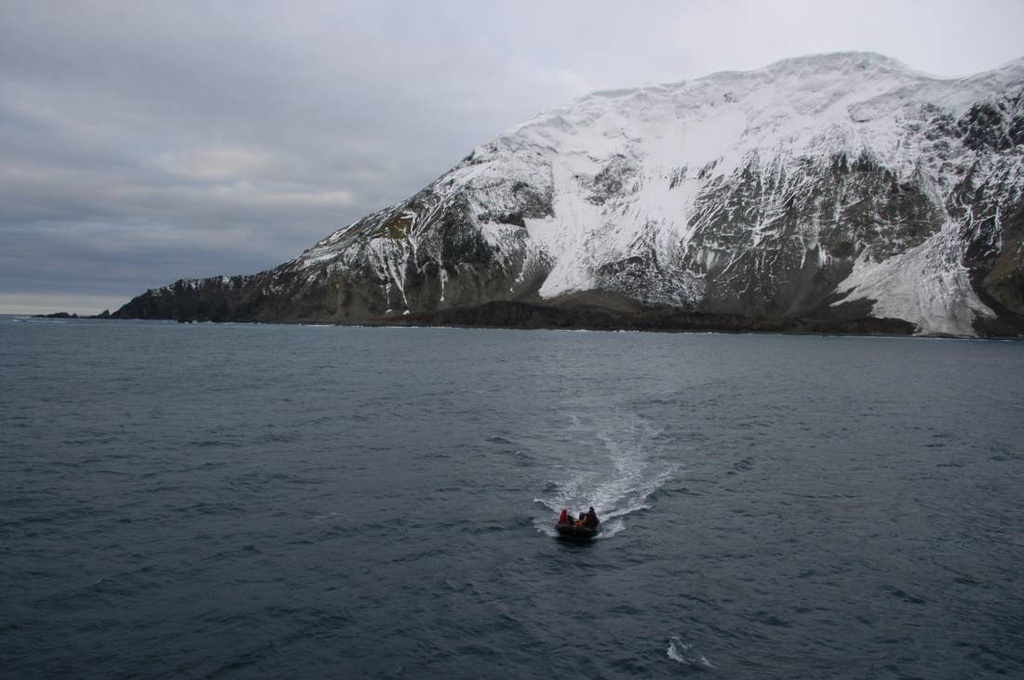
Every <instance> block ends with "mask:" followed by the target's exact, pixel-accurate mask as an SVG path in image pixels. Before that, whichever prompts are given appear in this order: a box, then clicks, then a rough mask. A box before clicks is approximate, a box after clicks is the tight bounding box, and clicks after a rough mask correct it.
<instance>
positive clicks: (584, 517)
mask: <svg viewBox="0 0 1024 680" xmlns="http://www.w3.org/2000/svg"><path fill="white" fill-rule="evenodd" d="M558 523H559V524H573V525H575V526H578V527H583V528H585V529H596V528H597V525H598V524H600V523H601V520H599V519H598V518H597V513H596V512H594V506H590V509H589V510H587V511H586V512H581V513H580V516H579V519H574V518H573V516H572V515H570V514H569V508H562V514H560V515H559V516H558Z"/></svg>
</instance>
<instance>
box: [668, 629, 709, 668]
mask: <svg viewBox="0 0 1024 680" xmlns="http://www.w3.org/2000/svg"><path fill="white" fill-rule="evenodd" d="M667 654H668V658H670V659H672V660H673V661H675V662H676V663H680V664H682V665H684V666H691V667H694V668H715V665H714V664H713V663H711V662H710V661H708V660H707V657H705V656H704V655H703V654H700V653H698V652H695V651H693V645H692V644H691V643H688V642H686V641H685V640H683V639H682V638H681V637H679V636H672V637H670V638H669V639H668V650H667Z"/></svg>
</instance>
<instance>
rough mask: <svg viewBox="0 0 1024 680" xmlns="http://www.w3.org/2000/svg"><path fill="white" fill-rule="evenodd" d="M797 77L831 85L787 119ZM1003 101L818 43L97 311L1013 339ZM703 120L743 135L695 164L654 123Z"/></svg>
mask: <svg viewBox="0 0 1024 680" xmlns="http://www.w3.org/2000/svg"><path fill="white" fill-rule="evenodd" d="M851 69H852V70H851ZM794 74H796V75H795V76H794ZM865 74H866V75H865ZM809 77H810V78H818V79H820V80H821V82H824V83H826V85H824V86H823V88H824V91H826V93H829V92H831V93H832V94H825V95H822V96H821V97H820V98H819V100H815V101H813V102H811V103H808V104H805V106H806V107H807V110H806V111H805V110H801V109H797V108H795V105H793V106H791V105H790V104H789V98H799V97H804V98H806V94H805V89H801V88H803V85H802V83H803V82H804V80H805V79H806V78H809ZM857 78H863V79H865V80H864V81H863V82H866V83H869V84H871V85H872V88H873V89H872V90H871V93H870V94H865V95H863V96H861V98H859V99H858V96H860V95H858V94H857V93H858V90H857V85H856V83H854V84H847V81H851V82H853V81H855V80H856V79H857ZM883 78H889V79H892V80H893V83H894V84H893V86H892V92H893V93H894V94H892V96H889V95H882V96H879V95H878V94H877V87H875V85H876V84H877V81H878V79H883ZM766 83H767V84H766ZM793 83H796V85H794V84H793ZM793 87H796V89H795V90H791V89H787V88H793ZM758 88H760V89H758ZM829 88H831V89H829ZM844 88H847V89H844ZM1022 91H1024V62H1020V63H1018V64H1015V65H1011V66H1009V67H1007V68H1006V69H1004V70H1002V71H999V72H993V73H992V74H986V75H983V76H978V77H976V78H974V79H967V80H964V81H955V82H948V83H947V82H944V81H932V80H927V79H922V78H921V77H919V76H916V75H912V74H910V73H909V72H904V71H903V70H902V67H900V66H899V65H895V66H894V65H893V63H892V62H891V61H890V60H885V59H884V58H882V57H877V55H827V56H826V57H821V58H808V59H805V60H791V61H790V62H782V63H780V64H778V65H774V66H772V67H768V68H767V69H762V70H761V71H759V72H754V73H752V74H720V75H718V76H712V77H709V78H707V79H702V80H700V81H695V82H694V83H692V84H681V85H679V86H674V89H673V88H662V89H657V88H655V89H650V90H648V89H643V90H637V91H630V92H627V93H612V94H608V95H595V96H594V97H591V98H586V99H584V100H581V101H580V102H579V103H577V104H575V105H573V106H572V107H568V108H566V109H562V110H558V111H555V112H552V113H551V114H546V115H544V116H541V117H540V118H538V119H537V120H536V121H534V122H533V123H531V124H528V125H526V126H522V127H521V128H518V129H516V130H513V131H512V132H510V133H508V134H507V135H504V136H502V137H500V138H499V139H497V140H495V141H494V142H492V143H490V144H488V145H486V146H484V147H481V148H480V149H477V150H476V151H474V152H473V153H472V154H470V155H469V156H468V157H467V158H466V159H465V160H464V161H463V162H462V163H461V164H460V165H459V166H457V167H456V168H454V169H453V170H451V171H450V172H448V173H446V174H445V175H443V176H442V177H440V178H439V179H438V180H437V181H435V182H434V183H433V184H431V185H430V186H429V187H427V188H426V189H424V190H423V191H421V192H419V193H418V194H416V195H415V196H413V197H411V198H409V199H408V200H406V201H404V202H402V203H399V204H397V205H395V206H393V207H391V208H388V209H386V210H382V211H379V212H377V213H373V214H371V215H368V216H366V217H365V218H363V219H361V220H359V221H358V222H356V223H354V224H352V225H350V226H348V227H346V228H344V229H342V230H340V231H338V232H336V233H334V234H332V235H331V236H329V237H328V238H326V239H324V240H323V241H321V242H320V243H318V244H316V245H315V246H313V247H312V248H311V249H309V250H308V251H306V252H305V253H303V254H302V255H300V256H299V257H297V258H295V259H294V260H291V261H289V262H286V263H284V264H282V265H280V266H278V267H276V268H274V269H271V270H268V271H265V272H261V273H259V274H256V275H253V276H236V277H231V278H225V277H215V278H210V279H204V280H182V281H178V282H176V283H174V284H172V285H171V286H168V287H166V288H161V289H156V290H151V291H148V292H147V293H145V294H143V295H141V296H139V297H137V298H135V299H134V300H132V301H131V302H129V303H128V304H127V305H125V306H124V307H122V308H121V309H120V310H118V311H117V312H115V313H114V314H113V315H112V316H114V317H118V318H128V317H131V318H165V319H167V318H170V319H181V320H211V321H230V320H235V321H261V322H303V321H310V322H313V321H315V322H328V323H432V324H450V325H484V326H514V327H530V328H534V327H536V328H560V327H578V328H608V329H611V328H624V329H643V330H656V329H665V330H669V329H671V330H726V331H728V330H772V331H795V332H844V333H895V334H904V333H915V332H916V333H928V334H977V335H982V336H989V335H999V336H1018V335H1024V198H1022V194H1024V102H1022V96H1021V94H1020V93H1021V92H1022ZM720 92H721V93H720ZM766 92H769V93H770V94H772V96H774V97H776V99H775V100H772V101H775V103H774V104H770V105H767V104H763V102H764V101H765V96H766V95H765V93H766ZM950 92H953V93H955V95H956V96H955V97H954V96H953V95H951V94H949V93H950ZM965 92H966V93H967V94H964V93H965ZM750 93H758V96H757V97H752V99H751V101H756V102H758V106H766V107H767V108H766V109H764V110H763V111H762V110H761V109H757V108H752V106H753V105H752V104H750V103H749V102H748V101H747V99H745V98H746V97H748V96H751V94H750ZM908 93H910V94H908ZM844 97H845V98H846V99H852V100H853V101H854V103H853V104H843V107H845V108H839V109H835V107H833V108H829V107H832V106H833V105H832V102H834V101H838V100H840V99H842V100H843V101H846V99H844ZM915 97H919V98H918V99H915ZM957 97H959V98H960V99H958V100H957V101H959V100H966V99H970V100H969V101H967V102H966V103H961V104H957V105H956V106H951V105H947V104H945V103H944V102H947V101H950V100H952V99H956V98H957ZM951 98H952V99H951ZM773 106H774V107H775V108H776V109H778V108H779V107H781V109H780V110H781V111H782V112H783V113H781V114H779V113H773V111H775V109H773V108H772V107H773ZM765 111H768V113H765ZM719 116H724V117H725V118H726V119H728V117H729V116H733V119H732V120H735V119H736V118H737V117H743V116H745V117H746V118H745V119H744V120H745V121H746V122H745V123H744V124H745V125H746V128H745V129H743V128H742V126H740V127H738V128H737V130H738V132H737V133H736V134H735V136H734V137H728V138H723V139H722V141H721V144H722V152H721V153H722V155H720V156H718V157H715V158H712V160H710V161H706V160H705V161H700V162H698V161H697V160H696V159H697V156H693V155H691V156H688V155H687V154H688V153H690V151H689V149H690V146H688V144H690V142H688V141H686V140H688V139H689V138H688V137H685V136H684V137H680V138H679V139H678V140H676V139H675V138H674V137H672V136H671V135H672V134H675V132H674V131H676V130H678V129H680V128H686V127H687V126H690V125H693V126H699V125H701V124H704V122H706V121H707V120H717V117H719ZM830 116H831V117H830ZM818 118H821V122H820V124H819V123H818ZM791 120H800V121H804V122H802V123H800V125H802V126H803V127H799V126H798V125H796V124H794V123H791ZM808 120H810V121H812V122H810V123H808V122H806V121H808ZM606 121H612V122H606ZM652 121H653V122H652ZM702 121H704V122H702ZM790 125H793V126H794V127H793V128H792V131H791V132H787V127H786V126H790ZM630 126H632V127H630ZM815 126H816V127H815ZM710 129H714V128H710ZM780 130H781V132H780ZM651 140H653V141H651ZM794 140H796V141H794ZM673 144H675V145H677V146H678V156H679V158H678V162H672V163H669V164H668V165H666V161H665V158H669V157H672V156H671V154H669V152H667V151H665V149H666V148H675V147H672V145H673ZM591 147H593V148H594V149H598V148H601V149H604V148H605V147H611V150H606V151H602V152H597V151H593V152H591V151H589V150H588V149H590V148H591ZM672 153H676V152H672ZM730 159H731V160H730Z"/></svg>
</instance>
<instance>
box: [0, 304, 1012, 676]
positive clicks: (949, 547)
mask: <svg viewBox="0 0 1024 680" xmlns="http://www.w3.org/2000/svg"><path fill="white" fill-rule="evenodd" d="M0 380H2V383H0V435H2V442H3V447H2V451H0V677H3V678H104V679H106V678H129V677H131V678H480V677H487V678H490V677H493V678H680V677H707V678H716V677H718V678H786V679H790V678H851V679H853V678H858V679H861V678H929V679H935V678H1003V677H1024V582H1022V579H1021V571H1022V566H1021V565H1024V408H1022V404H1024V344H1022V343H1018V342H990V341H960V340H922V339H905V338H845V337H812V336H772V335H681V334H671V335H669V334H664V335H662V334H630V333H574V332H527V331H499V330H445V329H383V328H380V329H371V328H335V327H298V326H257V325H206V324H198V325H180V324H167V323H146V322H115V321H108V322H101V321H51V320H37V319H33V320H28V319H14V318H10V317H8V318H4V319H0ZM589 505H594V506H595V507H596V509H597V511H598V513H599V515H600V516H601V517H602V518H603V519H604V527H603V528H604V531H603V532H602V534H600V535H599V537H598V538H597V539H596V540H594V541H593V542H591V543H589V544H586V545H574V544H570V543H563V542H561V541H559V540H558V539H557V538H556V537H555V536H554V532H553V522H554V520H555V517H556V515H557V513H558V511H559V510H560V509H561V508H562V507H566V506H567V507H569V508H571V509H573V510H579V509H585V508H586V507H587V506H589Z"/></svg>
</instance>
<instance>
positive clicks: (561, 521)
mask: <svg viewBox="0 0 1024 680" xmlns="http://www.w3.org/2000/svg"><path fill="white" fill-rule="evenodd" d="M568 521H569V508H562V514H561V515H559V516H558V523H559V524H565V523H567V522H568Z"/></svg>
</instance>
